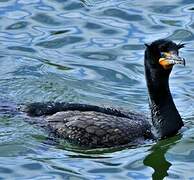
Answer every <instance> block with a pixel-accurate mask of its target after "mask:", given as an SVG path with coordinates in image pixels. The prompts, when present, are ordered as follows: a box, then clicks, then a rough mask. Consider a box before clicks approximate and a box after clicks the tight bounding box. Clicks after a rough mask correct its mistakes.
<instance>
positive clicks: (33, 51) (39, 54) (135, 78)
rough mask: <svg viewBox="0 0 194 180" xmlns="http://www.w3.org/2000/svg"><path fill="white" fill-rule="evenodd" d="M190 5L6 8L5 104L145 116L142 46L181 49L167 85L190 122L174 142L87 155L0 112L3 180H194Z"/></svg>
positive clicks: (90, 2)
mask: <svg viewBox="0 0 194 180" xmlns="http://www.w3.org/2000/svg"><path fill="white" fill-rule="evenodd" d="M193 29H194V2H193V1H192V0H171V1H167V0H163V1H156V0H148V1H143V0H127V1H126V0H125V1H124V0H107V1H104V0H96V1H95V0H82V1H81V0H80V1H79V0H69V1H65V0H33V1H30V0H0V99H4V100H7V101H8V102H14V103H25V102H35V101H50V100H52V101H67V102H81V103H90V104H97V105H110V106H114V107H121V108H124V109H128V110H131V111H136V112H141V113H144V114H146V115H147V116H149V108H148V102H147V90H146V84H145V80H144V68H143V54H144V43H149V42H152V41H153V40H156V39H159V38H170V39H172V40H174V41H175V42H177V43H179V42H184V43H186V47H185V48H184V49H181V52H180V53H181V56H182V57H184V58H185V59H186V67H182V66H176V67H175V68H174V69H173V72H172V75H171V79H170V86H171V91H172V94H173V98H174V100H175V103H176V106H177V108H178V110H179V112H180V114H181V116H182V117H183V119H184V123H185V127H184V128H183V130H182V132H181V133H180V134H179V135H177V136H175V137H172V138H169V139H166V140H163V141H159V142H147V143H146V144H145V145H140V146H138V147H131V148H124V149H106V150H93V151H84V150H80V149H79V148H75V149H71V148H70V147H69V146H68V144H66V143H65V142H60V143H55V142H53V141H52V140H49V139H48V137H49V134H48V133H47V132H46V131H44V130H42V129H41V128H37V127H36V126H34V125H32V124H29V123H28V122H26V121H25V118H24V117H21V116H19V115H12V114H9V113H7V114H4V115H3V112H0V179H18V180H21V179H33V180H34V179H37V180H39V179H41V180H42V179H57V180H58V179H69V180H77V179H88V180H94V179H95V180H105V179H106V180H120V179H121V180H123V179H129V180H131V179H140V180H144V179H152V178H153V179H156V180H158V179H163V178H165V179H181V180H182V179H190V180H192V179H194V105H193V104H194V96H193V93H194V72H193V68H194V61H193V59H192V58H193V56H194V50H193V46H194V35H193Z"/></svg>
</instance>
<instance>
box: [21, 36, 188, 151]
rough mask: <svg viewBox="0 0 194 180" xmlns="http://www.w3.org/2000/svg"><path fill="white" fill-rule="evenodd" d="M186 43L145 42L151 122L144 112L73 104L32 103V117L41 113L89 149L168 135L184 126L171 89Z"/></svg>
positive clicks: (27, 108)
mask: <svg viewBox="0 0 194 180" xmlns="http://www.w3.org/2000/svg"><path fill="white" fill-rule="evenodd" d="M183 46H184V45H183V44H175V43H174V42H172V41H170V40H167V39H160V40H156V41H154V42H152V43H151V44H150V45H147V44H146V50H145V58H144V66H145V76H146V82H147V88H148V94H149V103H150V109H151V117H152V124H153V128H154V129H155V130H156V131H154V132H156V133H153V128H152V125H151V124H150V123H149V121H148V119H147V118H146V117H145V116H143V115H142V114H135V113H133V112H128V113H127V112H123V111H120V110H116V109H110V108H103V107H99V106H93V105H86V104H73V103H52V102H49V103H32V104H28V105H26V106H24V108H23V111H25V112H26V113H27V114H28V115H29V116H42V117H43V119H44V120H45V122H44V123H45V126H46V127H47V128H49V130H50V131H52V132H53V133H54V134H56V135H57V136H58V137H60V138H65V139H67V140H69V141H71V142H74V143H76V144H77V145H80V146H86V147H89V148H98V147H113V146H120V145H125V144H128V143H130V142H134V141H137V140H139V139H141V140H142V139H153V138H165V137H169V136H172V135H175V134H176V133H177V132H178V130H179V129H180V128H181V127H182V126H183V121H182V119H181V116H180V115H179V113H178V111H177V109H176V106H175V104H174V102H173V98H172V96H171V93H170V89H169V75H170V72H171V70H172V68H173V65H175V64H185V60H184V59H183V58H181V57H179V56H178V53H179V52H178V51H179V49H180V48H182V47H183Z"/></svg>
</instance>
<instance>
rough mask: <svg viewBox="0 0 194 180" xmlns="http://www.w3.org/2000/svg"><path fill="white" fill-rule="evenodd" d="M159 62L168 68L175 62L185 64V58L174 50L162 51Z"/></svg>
mask: <svg viewBox="0 0 194 180" xmlns="http://www.w3.org/2000/svg"><path fill="white" fill-rule="evenodd" d="M159 63H160V65H161V66H162V67H163V68H164V69H169V68H172V66H173V65H175V64H183V65H184V66H185V59H184V58H181V57H179V56H178V55H177V53H176V52H174V51H169V52H163V53H162V57H161V58H160V59H159Z"/></svg>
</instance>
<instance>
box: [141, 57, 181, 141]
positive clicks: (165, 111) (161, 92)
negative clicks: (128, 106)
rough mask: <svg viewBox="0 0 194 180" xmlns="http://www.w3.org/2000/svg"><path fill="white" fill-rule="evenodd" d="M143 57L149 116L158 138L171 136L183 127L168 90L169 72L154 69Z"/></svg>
mask: <svg viewBox="0 0 194 180" xmlns="http://www.w3.org/2000/svg"><path fill="white" fill-rule="evenodd" d="M147 58H149V56H145V75H146V81H147V88H148V93H149V101H150V108H151V116H152V122H153V125H154V127H155V128H156V130H157V132H158V136H159V138H164V137H168V136H172V135H174V134H176V133H177V132H178V130H179V129H180V128H181V127H182V126H183V121H182V119H181V116H180V115H179V113H178V110H177V109H176V106H175V104H174V102H173V98H172V95H171V93H170V89H169V75H170V71H171V70H169V71H166V70H162V69H159V68H158V67H156V68H154V67H153V66H151V65H150V64H149V62H150V61H149V60H148V59H147Z"/></svg>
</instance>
